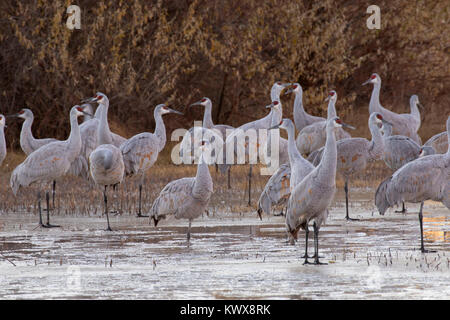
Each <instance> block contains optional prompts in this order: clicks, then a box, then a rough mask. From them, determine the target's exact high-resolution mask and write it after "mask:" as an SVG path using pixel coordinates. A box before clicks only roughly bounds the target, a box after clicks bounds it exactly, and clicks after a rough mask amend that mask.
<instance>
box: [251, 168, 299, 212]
mask: <svg viewBox="0 0 450 320" xmlns="http://www.w3.org/2000/svg"><path fill="white" fill-rule="evenodd" d="M290 178H291V166H290V164H289V163H285V164H282V165H281V166H280V167H279V168H278V169H277V171H275V173H274V174H273V175H272V176H271V177H270V179H269V180H268V181H267V183H266V185H265V186H264V189H263V191H262V192H261V195H260V196H259V200H258V209H257V213H258V216H259V218H260V219H262V215H261V213H262V212H264V213H266V214H270V212H271V210H272V206H275V205H284V204H285V203H286V202H287V200H288V198H289V195H290V193H291V192H290Z"/></svg>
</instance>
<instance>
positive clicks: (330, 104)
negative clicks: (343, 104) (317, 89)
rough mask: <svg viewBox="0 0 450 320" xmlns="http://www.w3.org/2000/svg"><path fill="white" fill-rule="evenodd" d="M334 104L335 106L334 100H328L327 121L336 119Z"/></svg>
mask: <svg viewBox="0 0 450 320" xmlns="http://www.w3.org/2000/svg"><path fill="white" fill-rule="evenodd" d="M335 104H336V100H335V99H330V101H329V102H328V110H327V120H330V119H332V118H334V117H337V113H336V106H335Z"/></svg>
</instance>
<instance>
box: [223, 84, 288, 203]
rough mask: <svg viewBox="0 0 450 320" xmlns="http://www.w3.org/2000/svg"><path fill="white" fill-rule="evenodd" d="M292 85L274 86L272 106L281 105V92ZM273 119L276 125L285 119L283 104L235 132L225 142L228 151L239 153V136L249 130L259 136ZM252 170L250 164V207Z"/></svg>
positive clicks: (271, 91)
mask: <svg viewBox="0 0 450 320" xmlns="http://www.w3.org/2000/svg"><path fill="white" fill-rule="evenodd" d="M290 85H291V84H290V83H282V82H280V81H277V82H275V83H274V84H273V85H272V88H271V90H270V98H271V101H272V104H274V105H277V104H280V94H281V92H282V91H283V90H284V89H285V88H286V87H288V86H290ZM268 107H269V106H266V108H268ZM272 117H275V119H274V121H275V122H276V123H280V121H281V118H282V117H283V110H282V107H281V104H280V106H279V107H277V108H271V110H270V113H269V114H268V115H267V116H265V117H263V118H261V119H258V120H254V121H251V122H248V123H246V124H243V125H242V126H240V127H238V128H236V129H235V130H233V132H232V133H231V134H230V135H229V136H228V137H227V138H226V141H225V144H226V146H225V147H226V150H234V152H235V154H236V152H237V148H236V147H237V146H236V143H237V142H238V141H239V140H240V139H239V136H240V135H242V134H244V135H245V132H246V131H247V130H249V129H251V130H255V131H256V133H257V134H258V130H259V129H269V128H270V127H271V123H272ZM257 139H258V140H259V137H257ZM236 140H237V141H236ZM246 140H247V141H246V142H247V144H246V146H245V154H246V155H248V153H249V147H250V146H249V143H248V139H247V138H246ZM228 165H229V164H228ZM252 169H253V165H252V164H250V169H249V172H248V205H251V183H252Z"/></svg>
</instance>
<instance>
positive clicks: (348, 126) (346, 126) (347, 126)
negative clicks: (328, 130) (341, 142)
mask: <svg viewBox="0 0 450 320" xmlns="http://www.w3.org/2000/svg"><path fill="white" fill-rule="evenodd" d="M341 125H342V126H343V127H344V128H349V129H352V130H356V128H355V127H354V126H351V125H349V124H346V123H345V122H342V123H341Z"/></svg>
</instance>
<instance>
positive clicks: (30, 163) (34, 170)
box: [10, 105, 85, 228]
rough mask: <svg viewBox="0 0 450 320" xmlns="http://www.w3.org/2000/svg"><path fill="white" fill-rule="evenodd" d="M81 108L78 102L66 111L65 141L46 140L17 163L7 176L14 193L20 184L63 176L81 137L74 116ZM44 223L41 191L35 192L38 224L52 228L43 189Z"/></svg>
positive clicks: (79, 144)
mask: <svg viewBox="0 0 450 320" xmlns="http://www.w3.org/2000/svg"><path fill="white" fill-rule="evenodd" d="M84 113H85V112H84V109H83V107H80V106H78V105H76V106H74V107H72V109H71V110H70V135H69V137H68V138H67V140H65V141H55V142H51V143H48V144H46V145H44V146H42V147H40V148H39V149H37V150H36V151H33V152H32V153H30V154H29V155H28V157H27V158H26V159H25V161H24V162H22V163H21V164H19V165H18V166H17V167H16V168H15V169H14V171H13V173H12V175H11V180H10V184H11V189H12V191H13V193H14V195H16V194H17V192H18V191H19V189H20V187H27V186H29V185H30V184H32V183H34V182H41V183H42V182H47V181H55V180H56V179H58V178H60V177H62V176H63V175H65V174H66V173H67V172H68V171H69V169H70V166H71V164H72V162H73V161H74V160H75V158H76V157H77V156H78V155H79V154H80V150H81V137H80V129H79V127H78V122H77V117H78V116H81V115H83V114H84ZM46 201H47V224H45V225H44V224H43V223H42V215H41V193H40V191H39V192H38V206H39V225H40V226H42V227H49V228H50V227H55V226H54V225H51V224H50V214H49V211H50V207H49V194H48V192H46Z"/></svg>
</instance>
